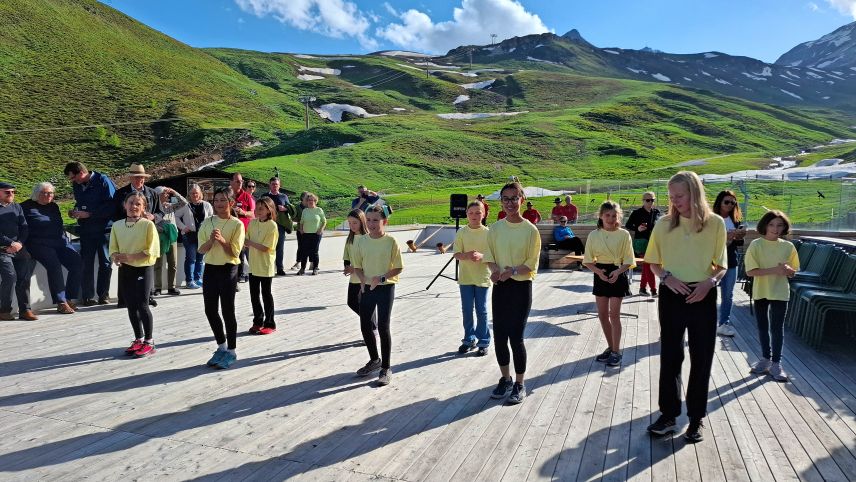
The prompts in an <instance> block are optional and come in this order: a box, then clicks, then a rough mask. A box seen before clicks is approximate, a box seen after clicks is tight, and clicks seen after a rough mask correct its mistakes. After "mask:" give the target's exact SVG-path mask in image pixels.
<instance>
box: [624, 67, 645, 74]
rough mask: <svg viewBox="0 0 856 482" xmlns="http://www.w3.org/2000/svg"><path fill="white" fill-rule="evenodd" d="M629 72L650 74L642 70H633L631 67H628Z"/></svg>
mask: <svg viewBox="0 0 856 482" xmlns="http://www.w3.org/2000/svg"><path fill="white" fill-rule="evenodd" d="M627 70H629V71H631V72H633V73H634V74H647V73H648V72H645V71H644V70H641V69H639V70H636V69H633V68H630V67H627Z"/></svg>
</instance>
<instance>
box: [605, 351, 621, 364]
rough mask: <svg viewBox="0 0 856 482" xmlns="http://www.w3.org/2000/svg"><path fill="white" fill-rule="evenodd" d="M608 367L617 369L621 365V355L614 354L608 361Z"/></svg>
mask: <svg viewBox="0 0 856 482" xmlns="http://www.w3.org/2000/svg"><path fill="white" fill-rule="evenodd" d="M606 364H607V366H611V367H617V366H620V365H621V353H615V352H612V353H610V354H609V358H608V359H607V360H606Z"/></svg>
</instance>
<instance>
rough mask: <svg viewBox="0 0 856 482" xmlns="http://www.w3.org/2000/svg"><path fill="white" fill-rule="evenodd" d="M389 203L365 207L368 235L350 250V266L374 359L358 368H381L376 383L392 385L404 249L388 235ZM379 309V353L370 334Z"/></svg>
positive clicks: (364, 371) (362, 372)
mask: <svg viewBox="0 0 856 482" xmlns="http://www.w3.org/2000/svg"><path fill="white" fill-rule="evenodd" d="M386 210H387V207H386V206H377V205H375V206H371V207H370V208H368V209H367V210H366V228H367V229H368V234H367V235H365V236H361V237H360V239H359V241H357V242H356V245H355V246H354V247H353V250H352V251H351V255H352V258H351V265H352V266H353V267H354V273H356V275H357V277H358V278H359V279H360V329H361V330H362V332H363V339H364V340H365V342H366V348H368V350H369V356H370V357H371V359H370V360H369V362H368V363H366V365H365V366H364V367H362V368H360V369H359V370H357V375H358V376H366V375H369V374H370V373H372V372H374V371H375V370H377V369H380V374H379V375H378V378H377V383H378V385H380V386H384V385H389V382H390V380H391V378H392V371H391V370H390V368H389V367H390V361H389V356H390V353H391V352H392V334H391V332H390V322H391V320H390V318H391V317H392V301H393V300H394V299H395V284H396V283H398V275H399V274H400V273H401V271H402V268H403V267H404V265H403V264H402V262H401V249H400V248H399V247H398V242H397V241H396V240H395V238H393V237H392V236H389V235H388V234H386V233H385V232H384V231H385V228H386V223H387V216H389V213H388V212H387V211H386ZM375 310H377V331H378V335H380V356H378V352H377V341H376V340H375V337H374V335H373V334H372V336H368V334H369V333H371V331H372V329H373V328H374V325H373V324H372V314H373V313H374V312H375Z"/></svg>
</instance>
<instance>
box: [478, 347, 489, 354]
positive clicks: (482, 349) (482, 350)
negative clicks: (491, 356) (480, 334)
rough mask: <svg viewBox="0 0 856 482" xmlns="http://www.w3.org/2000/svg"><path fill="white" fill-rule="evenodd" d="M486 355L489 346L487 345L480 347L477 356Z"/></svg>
mask: <svg viewBox="0 0 856 482" xmlns="http://www.w3.org/2000/svg"><path fill="white" fill-rule="evenodd" d="M485 355H487V347H486V346H483V347H480V348H479V350H478V351H477V352H476V356H485Z"/></svg>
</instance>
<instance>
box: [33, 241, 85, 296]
mask: <svg viewBox="0 0 856 482" xmlns="http://www.w3.org/2000/svg"><path fill="white" fill-rule="evenodd" d="M27 249H28V250H29V251H30V254H31V255H33V259H35V260H36V261H38V262H39V263H41V264H42V266H44V267H45V271H47V274H48V288H49V289H50V292H51V300H52V301H53V304H55V305H56V304H59V303H65V302H66V301H68V300H76V299H78V298H79V297H80V276H81V271H82V270H83V264H82V262H81V261H80V254H79V253H78V252H77V251H75V250H74V248H73V247H72V246H71V245H70V244H64V245H60V246H48V245H42V244H30V245H28V246H27ZM63 267H65V269H67V270H68V277H67V278H65V279H63V276H62V268H63Z"/></svg>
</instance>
